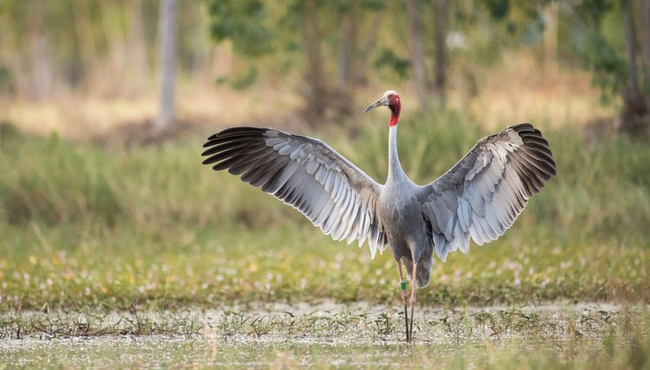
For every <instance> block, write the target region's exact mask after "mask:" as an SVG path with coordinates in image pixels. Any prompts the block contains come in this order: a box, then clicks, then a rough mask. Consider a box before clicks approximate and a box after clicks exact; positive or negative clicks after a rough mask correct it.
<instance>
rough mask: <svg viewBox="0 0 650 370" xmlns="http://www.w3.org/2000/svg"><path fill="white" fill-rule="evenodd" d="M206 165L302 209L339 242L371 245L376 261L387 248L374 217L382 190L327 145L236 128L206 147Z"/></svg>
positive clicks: (214, 137)
mask: <svg viewBox="0 0 650 370" xmlns="http://www.w3.org/2000/svg"><path fill="white" fill-rule="evenodd" d="M203 147H204V148H206V149H205V151H204V152H203V156H205V157H206V158H205V160H204V161H203V164H206V165H212V168H213V169H214V170H226V169H227V170H228V171H229V172H230V173H231V174H233V175H238V176H240V177H241V180H242V181H245V182H248V183H250V184H251V185H253V186H256V187H260V188H261V189H262V190H263V191H264V192H266V193H269V194H272V195H273V196H275V197H276V198H278V199H280V200H282V201H283V202H285V203H287V204H289V205H291V206H293V207H294V208H296V209H298V210H299V211H300V212H301V213H302V214H303V215H305V216H306V217H307V218H308V219H309V220H310V221H311V222H312V223H313V224H314V225H315V226H317V227H319V228H320V229H321V231H322V232H323V233H325V234H326V235H331V236H332V238H334V239H335V240H343V239H346V240H347V242H348V244H349V243H351V242H352V241H354V240H358V241H359V246H361V245H363V243H364V241H366V240H367V241H368V244H369V246H370V252H371V254H372V256H373V257H374V255H375V253H376V252H377V250H380V251H382V250H384V249H386V247H387V243H388V242H387V239H386V235H385V233H384V230H383V225H382V224H381V222H380V218H379V215H378V214H377V213H376V209H377V207H376V204H377V202H378V201H379V194H380V192H381V189H382V185H379V184H378V183H376V182H375V181H374V180H373V179H371V178H370V177H369V176H368V175H366V174H365V173H364V172H363V171H361V170H360V169H358V168H357V167H356V166H354V165H353V164H352V163H351V162H349V161H348V160H347V159H345V158H344V157H343V156H341V155H340V154H339V153H337V152H336V151H335V150H334V149H332V148H330V147H329V146H327V145H326V144H325V143H323V142H321V141H319V140H316V139H313V138H310V137H307V136H301V135H293V134H289V133H286V132H282V131H279V130H275V129H270V128H255V127H234V128H230V129H226V130H223V131H221V132H218V133H216V134H214V135H212V136H210V137H209V138H208V141H207V142H206V143H205V144H204V145H203Z"/></svg>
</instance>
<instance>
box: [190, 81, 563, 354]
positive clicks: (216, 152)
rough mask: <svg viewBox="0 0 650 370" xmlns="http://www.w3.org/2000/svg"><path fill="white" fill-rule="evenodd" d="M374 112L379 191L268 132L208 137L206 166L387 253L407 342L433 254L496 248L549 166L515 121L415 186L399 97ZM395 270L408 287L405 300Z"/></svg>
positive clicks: (387, 96)
mask: <svg viewBox="0 0 650 370" xmlns="http://www.w3.org/2000/svg"><path fill="white" fill-rule="evenodd" d="M381 106H386V107H388V108H389V109H390V112H391V116H390V120H389V133H388V138H389V140H388V177H387V179H386V183H385V184H383V185H382V184H379V183H378V182H376V181H375V180H373V179H372V178H371V177H370V176H368V175H367V174H366V173H364V172H363V171H362V170H361V169H359V168H358V167H356V166H355V165H354V164H352V163H351V162H350V161H349V160H347V159H346V158H345V157H343V156H342V155H341V154H339V153H337V152H336V151H335V150H334V149H332V148H331V147H330V146H328V145H327V144H325V143H324V142H322V141H320V140H318V139H314V138H311V137H307V136H302V135H296V134H291V133H286V132H283V131H280V130H276V129H273V128H257V127H233V128H228V129H225V130H223V131H221V132H218V133H216V134H214V135H212V136H210V137H209V138H208V141H207V142H206V143H205V144H204V145H203V147H204V148H206V150H205V151H204V152H203V154H202V155H203V156H205V157H207V158H206V159H205V160H204V161H203V164H205V165H212V168H213V169H214V170H217V171H219V170H228V172H230V173H231V174H233V175H237V176H241V180H242V181H244V182H247V183H249V184H251V185H253V186H256V187H260V188H261V190H262V191H264V192H266V193H269V194H272V195H273V196H275V197H276V198H277V199H279V200H282V201H283V202H284V203H286V204H289V205H291V206H293V207H294V208H296V209H297V210H298V211H300V212H301V213H302V214H303V215H305V216H306V217H307V218H308V219H309V220H310V221H311V222H312V223H313V224H314V225H315V226H317V227H319V228H320V229H321V231H322V232H323V233H324V234H325V235H331V237H332V238H333V239H334V240H344V239H345V240H347V242H348V244H349V243H351V242H353V241H355V240H357V241H358V243H359V246H362V245H363V244H364V242H365V241H366V240H367V241H368V245H369V247H370V253H371V256H372V258H374V256H375V254H376V252H377V251H378V250H379V251H383V250H385V249H386V248H387V247H389V246H390V250H391V252H392V254H393V257H394V258H395V261H396V262H397V272H398V274H399V279H400V289H401V296H402V301H403V303H404V318H405V323H406V329H405V331H406V341H407V342H408V343H410V342H411V339H412V336H413V315H414V309H415V305H416V301H417V300H416V286H417V287H418V288H423V287H426V286H427V285H428V284H429V279H430V271H431V265H432V263H433V252H434V251H435V253H436V255H437V256H438V258H440V259H441V260H442V261H443V262H444V261H445V259H446V258H447V254H448V253H449V252H452V251H455V250H458V249H460V250H461V251H462V252H463V253H467V252H468V250H469V246H470V238H471V239H473V240H474V242H475V243H476V244H478V245H483V244H484V243H487V242H490V241H493V240H496V239H497V238H498V237H499V236H500V235H503V234H504V233H505V231H506V230H507V229H508V228H510V226H512V224H513V222H514V221H515V219H516V218H517V217H518V216H519V214H520V213H521V212H522V211H523V209H524V207H525V206H526V204H527V203H528V199H530V198H531V197H532V196H533V195H535V194H537V193H538V192H539V191H540V190H541V189H542V188H543V187H544V185H545V183H546V182H547V181H548V180H549V179H550V178H551V177H552V176H554V175H555V173H556V166H555V161H554V160H553V154H552V153H551V149H550V147H549V144H548V141H547V140H546V139H545V138H544V137H543V136H542V133H541V132H540V131H539V130H538V129H536V128H534V127H533V126H532V125H531V124H530V123H522V124H518V125H515V126H511V127H508V128H506V129H504V130H503V131H501V132H499V133H497V134H493V135H489V136H486V137H484V138H482V139H481V140H479V141H478V142H477V143H476V145H475V146H474V147H473V148H472V149H471V150H470V151H469V152H468V153H467V154H466V155H465V156H464V157H463V158H462V159H461V160H460V161H459V162H458V163H457V164H456V165H455V166H453V167H452V168H451V169H450V170H448V171H447V172H446V173H445V174H443V175H442V176H440V177H439V178H438V179H436V180H434V181H433V182H431V183H430V184H428V185H425V186H420V185H417V184H415V183H414V182H413V181H411V180H410V179H409V178H408V177H407V175H406V173H405V172H404V170H403V169H402V166H401V165H400V162H399V158H398V152H397V128H398V123H399V116H400V111H401V100H400V96H399V95H398V94H397V92H395V91H394V90H388V91H386V92H385V93H384V94H383V95H382V97H381V98H379V99H378V100H377V101H375V102H374V103H372V104H371V105H369V106H368V107H367V108H366V109H365V111H364V112H368V111H370V110H372V109H375V108H377V107H381ZM402 265H404V269H405V270H406V273H407V274H410V276H409V277H410V279H411V293H410V297H408V300H407V295H408V293H407V288H406V280H405V274H404V271H403V268H402ZM408 306H410V307H411V315H410V316H411V321H410V325H409V318H408V309H407V307H408Z"/></svg>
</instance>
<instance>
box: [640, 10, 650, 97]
mask: <svg viewBox="0 0 650 370" xmlns="http://www.w3.org/2000/svg"><path fill="white" fill-rule="evenodd" d="M641 36H642V37H641V45H642V50H643V69H642V70H643V73H644V75H643V81H650V0H641ZM646 106H650V96H646Z"/></svg>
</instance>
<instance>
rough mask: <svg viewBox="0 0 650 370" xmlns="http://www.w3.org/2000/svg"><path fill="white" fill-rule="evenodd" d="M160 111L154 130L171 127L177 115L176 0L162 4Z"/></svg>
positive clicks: (165, 0) (160, 28)
mask: <svg viewBox="0 0 650 370" xmlns="http://www.w3.org/2000/svg"><path fill="white" fill-rule="evenodd" d="M159 35H160V46H159V47H160V66H159V69H160V70H159V73H160V111H159V113H158V119H157V120H156V122H155V123H154V130H156V131H163V130H167V129H169V128H170V127H171V126H172V124H173V123H174V119H175V117H176V102H175V72H176V0H162V2H161V4H160V24H159Z"/></svg>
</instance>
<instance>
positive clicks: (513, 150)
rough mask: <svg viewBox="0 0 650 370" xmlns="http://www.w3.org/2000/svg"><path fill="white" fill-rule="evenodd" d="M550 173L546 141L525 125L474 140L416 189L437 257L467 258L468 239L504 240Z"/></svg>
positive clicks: (551, 166) (552, 168)
mask: <svg viewBox="0 0 650 370" xmlns="http://www.w3.org/2000/svg"><path fill="white" fill-rule="evenodd" d="M555 172H556V169H555V161H554V160H553V154H552V153H551V149H550V147H549V145H548V141H547V140H546V139H545V138H544V137H543V136H542V133H541V132H540V131H539V130H537V129H536V128H534V127H533V126H532V125H531V124H529V123H522V124H519V125H516V126H512V127H508V128H506V129H505V130H503V131H501V132H500V133H498V134H495V135H490V136H487V137H485V138H483V139H481V140H479V142H478V143H477V144H476V145H475V146H474V148H472V150H470V151H469V153H467V155H465V157H463V158H462V159H461V160H460V161H459V162H458V163H457V164H456V165H455V166H454V167H452V168H451V169H450V170H449V171H447V173H445V174H444V175H443V176H441V177H440V178H438V179H437V180H435V181H434V182H432V183H431V184H429V185H427V186H425V187H423V188H421V194H420V199H421V201H422V214H423V216H424V217H425V219H426V221H428V224H429V225H430V232H431V238H432V240H433V243H434V244H435V248H436V253H437V254H438V257H440V259H442V260H443V261H444V260H445V259H446V258H447V254H448V253H449V252H452V251H455V250H456V249H458V248H460V250H461V251H462V252H463V253H467V251H468V250H469V238H470V236H471V238H472V239H474V242H476V244H478V245H483V243H486V242H490V241H493V240H496V239H497V238H498V237H499V236H501V235H503V234H504V233H505V231H506V230H507V229H508V228H509V227H510V226H512V224H513V222H514V221H515V219H516V218H517V217H518V216H519V214H520V213H521V212H522V211H523V209H524V207H525V206H526V204H527V203H528V199H529V198H531V197H532V196H533V195H535V194H537V193H538V192H539V191H540V190H541V189H542V187H543V186H544V184H545V183H546V181H548V180H549V179H550V178H551V177H552V176H554V175H555Z"/></svg>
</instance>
